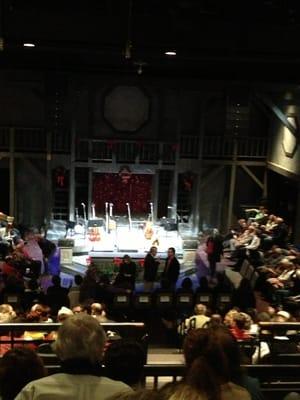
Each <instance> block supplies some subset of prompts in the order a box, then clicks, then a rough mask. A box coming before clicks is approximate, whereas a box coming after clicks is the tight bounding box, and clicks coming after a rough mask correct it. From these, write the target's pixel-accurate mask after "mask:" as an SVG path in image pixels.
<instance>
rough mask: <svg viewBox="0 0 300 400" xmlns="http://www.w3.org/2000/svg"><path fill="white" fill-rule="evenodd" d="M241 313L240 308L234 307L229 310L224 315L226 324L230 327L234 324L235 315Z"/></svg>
mask: <svg viewBox="0 0 300 400" xmlns="http://www.w3.org/2000/svg"><path fill="white" fill-rule="evenodd" d="M238 313H239V311H238V310H236V309H234V308H233V309H232V310H229V311H228V313H227V314H226V315H225V317H224V324H225V325H226V326H228V327H232V326H234V317H235V316H236V315H237V314H238Z"/></svg>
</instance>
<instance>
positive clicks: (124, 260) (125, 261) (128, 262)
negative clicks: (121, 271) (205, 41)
mask: <svg viewBox="0 0 300 400" xmlns="http://www.w3.org/2000/svg"><path fill="white" fill-rule="evenodd" d="M123 263H125V264H130V263H131V258H130V257H129V255H128V254H125V256H124V257H123Z"/></svg>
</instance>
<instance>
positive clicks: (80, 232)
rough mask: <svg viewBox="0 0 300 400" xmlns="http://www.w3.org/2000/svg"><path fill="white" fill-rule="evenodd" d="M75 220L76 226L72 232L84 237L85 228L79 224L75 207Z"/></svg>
mask: <svg viewBox="0 0 300 400" xmlns="http://www.w3.org/2000/svg"><path fill="white" fill-rule="evenodd" d="M75 219H76V224H75V226H74V232H75V233H77V234H78V235H84V232H85V227H84V225H83V224H82V223H79V214H78V208H77V207H76V208H75Z"/></svg>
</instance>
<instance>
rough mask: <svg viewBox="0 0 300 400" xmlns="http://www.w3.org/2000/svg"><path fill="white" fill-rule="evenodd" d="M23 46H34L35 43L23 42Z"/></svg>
mask: <svg viewBox="0 0 300 400" xmlns="http://www.w3.org/2000/svg"><path fill="white" fill-rule="evenodd" d="M23 46H24V47H35V44H34V43H29V42H28V43H23Z"/></svg>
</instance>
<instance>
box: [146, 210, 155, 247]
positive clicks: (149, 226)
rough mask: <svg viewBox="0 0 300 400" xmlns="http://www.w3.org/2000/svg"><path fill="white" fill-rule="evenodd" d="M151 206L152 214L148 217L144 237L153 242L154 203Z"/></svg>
mask: <svg viewBox="0 0 300 400" xmlns="http://www.w3.org/2000/svg"><path fill="white" fill-rule="evenodd" d="M149 204H150V214H149V216H148V221H147V222H146V225H145V229H144V236H145V239H147V240H151V239H152V236H153V235H154V230H153V203H149Z"/></svg>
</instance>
